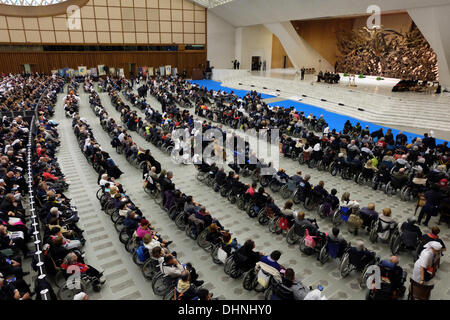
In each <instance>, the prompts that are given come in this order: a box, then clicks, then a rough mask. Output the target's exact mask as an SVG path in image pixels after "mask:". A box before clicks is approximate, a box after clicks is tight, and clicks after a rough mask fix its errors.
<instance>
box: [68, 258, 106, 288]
mask: <svg viewBox="0 0 450 320" xmlns="http://www.w3.org/2000/svg"><path fill="white" fill-rule="evenodd" d="M71 265H75V266H77V267H79V268H80V272H81V273H82V274H83V273H85V274H87V275H89V276H91V277H94V278H95V279H96V280H95V281H94V283H98V284H104V283H105V282H106V278H105V277H104V276H103V270H101V269H100V270H97V269H95V268H94V267H92V266H90V265H87V264H84V263H81V262H78V256H77V255H76V254H75V253H73V252H70V253H69V254H67V256H66V257H65V258H64V261H63V263H62V264H61V268H62V269H64V270H66V271H67V270H68V268H69V267H70V266H71Z"/></svg>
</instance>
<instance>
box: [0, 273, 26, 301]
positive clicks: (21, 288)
mask: <svg viewBox="0 0 450 320" xmlns="http://www.w3.org/2000/svg"><path fill="white" fill-rule="evenodd" d="M14 300H31V291H30V287H29V286H28V284H27V283H26V282H25V281H24V280H23V279H14V277H8V278H5V277H4V275H3V274H1V273H0V301H14Z"/></svg>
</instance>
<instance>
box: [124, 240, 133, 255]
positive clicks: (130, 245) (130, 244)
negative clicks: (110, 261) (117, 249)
mask: <svg viewBox="0 0 450 320" xmlns="http://www.w3.org/2000/svg"><path fill="white" fill-rule="evenodd" d="M134 249H135V243H134V240H133V237H130V238H129V239H128V241H127V243H126V244H125V250H127V251H128V252H130V253H131V252H133V251H134Z"/></svg>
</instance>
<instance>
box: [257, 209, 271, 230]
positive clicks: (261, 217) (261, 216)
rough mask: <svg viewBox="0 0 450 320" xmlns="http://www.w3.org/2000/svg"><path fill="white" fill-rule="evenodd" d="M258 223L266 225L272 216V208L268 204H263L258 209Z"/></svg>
mask: <svg viewBox="0 0 450 320" xmlns="http://www.w3.org/2000/svg"><path fill="white" fill-rule="evenodd" d="M257 218H258V223H259V224H261V225H263V226H264V225H267V224H268V223H269V222H270V221H271V219H273V218H274V212H273V210H272V208H270V207H269V206H265V207H264V208H263V209H261V210H259V213H258V216H257Z"/></svg>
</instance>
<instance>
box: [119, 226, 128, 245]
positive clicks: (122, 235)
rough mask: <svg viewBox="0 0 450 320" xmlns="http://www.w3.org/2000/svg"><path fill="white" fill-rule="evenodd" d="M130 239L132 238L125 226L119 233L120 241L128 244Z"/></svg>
mask: <svg viewBox="0 0 450 320" xmlns="http://www.w3.org/2000/svg"><path fill="white" fill-rule="evenodd" d="M128 239H130V235H129V234H128V232H127V229H126V228H124V229H122V230H121V231H120V233H119V241H120V242H122V243H123V244H126V243H127V242H128Z"/></svg>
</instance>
